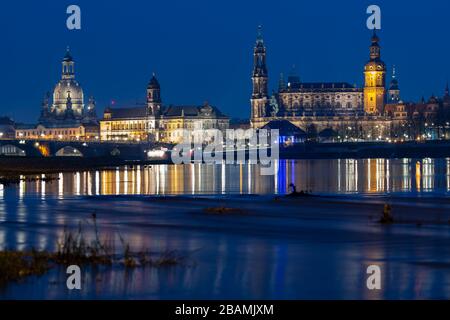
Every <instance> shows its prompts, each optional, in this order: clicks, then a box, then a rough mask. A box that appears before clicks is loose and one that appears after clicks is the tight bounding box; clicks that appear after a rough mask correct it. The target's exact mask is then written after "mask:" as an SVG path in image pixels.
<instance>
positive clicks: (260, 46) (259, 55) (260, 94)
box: [250, 26, 268, 125]
mask: <svg viewBox="0 0 450 320" xmlns="http://www.w3.org/2000/svg"><path fill="white" fill-rule="evenodd" d="M261 29H262V28H261V26H259V27H258V36H257V38H256V45H255V48H254V51H253V74H252V83H253V92H252V98H251V100H250V101H251V107H252V110H251V118H252V123H253V125H254V123H255V120H256V121H257V120H258V119H259V118H263V117H265V116H266V107H267V103H268V88H267V85H268V74H267V67H266V47H265V46H264V41H263V38H262V32H261V31H262V30H261Z"/></svg>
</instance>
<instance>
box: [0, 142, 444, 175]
mask: <svg viewBox="0 0 450 320" xmlns="http://www.w3.org/2000/svg"><path fill="white" fill-rule="evenodd" d="M447 157H450V141H426V142H404V143H385V142H364V143H362V142H343V143H304V144H297V145H294V146H289V147H281V148H280V151H279V158H280V160H288V159H292V160H295V159H367V158H372V159H403V158H412V159H424V158H447ZM246 158H248V156H247V157H246ZM156 164H172V160H171V157H170V153H169V152H168V153H167V154H166V156H165V157H164V159H145V158H144V157H143V156H142V155H140V156H139V157H138V156H137V155H136V154H134V153H133V154H131V155H130V157H129V159H128V158H127V155H126V154H124V155H122V156H121V157H113V156H109V157H106V156H102V157H95V156H92V157H89V156H86V157H10V156H0V174H2V173H3V174H19V175H20V174H43V173H58V172H72V171H83V170H89V169H102V168H112V167H118V166H133V165H156Z"/></svg>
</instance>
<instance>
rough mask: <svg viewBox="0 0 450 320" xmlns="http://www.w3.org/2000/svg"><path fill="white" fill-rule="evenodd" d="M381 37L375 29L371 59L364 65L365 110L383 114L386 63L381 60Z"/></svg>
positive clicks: (370, 112) (369, 112)
mask: <svg viewBox="0 0 450 320" xmlns="http://www.w3.org/2000/svg"><path fill="white" fill-rule="evenodd" d="M379 41H380V40H379V38H378V36H377V35H376V32H375V31H374V33H373V36H372V44H371V46H370V60H369V62H368V63H367V64H366V66H365V67H364V79H365V80H364V111H365V112H366V113H368V114H382V113H383V109H384V103H385V94H386V89H385V88H386V65H385V64H384V62H383V61H382V60H381V50H380V45H379V44H378V42H379Z"/></svg>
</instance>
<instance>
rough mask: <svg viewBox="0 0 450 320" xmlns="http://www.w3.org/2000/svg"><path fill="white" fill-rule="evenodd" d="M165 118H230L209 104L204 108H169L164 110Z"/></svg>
mask: <svg viewBox="0 0 450 320" xmlns="http://www.w3.org/2000/svg"><path fill="white" fill-rule="evenodd" d="M163 116H164V117H182V116H184V117H205V118H209V117H214V118H228V117H227V116H226V115H224V114H223V113H222V112H221V111H220V110H219V109H217V108H216V107H213V106H211V105H209V104H205V105H203V106H168V107H167V108H165V109H164V110H163Z"/></svg>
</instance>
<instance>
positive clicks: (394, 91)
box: [388, 66, 400, 104]
mask: <svg viewBox="0 0 450 320" xmlns="http://www.w3.org/2000/svg"><path fill="white" fill-rule="evenodd" d="M399 102H400V88H399V87H398V80H397V76H396V74H395V66H394V67H393V69H392V79H391V83H390V85H389V90H388V103H392V104H394V103H399Z"/></svg>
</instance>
